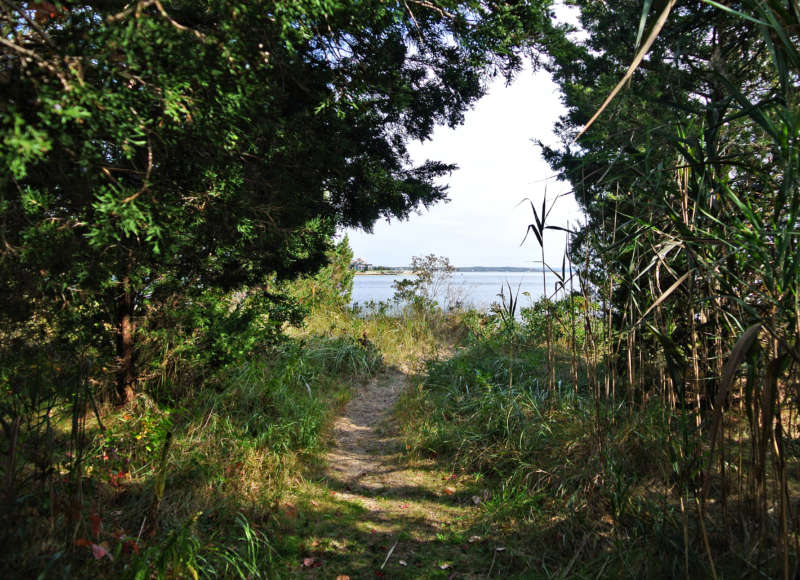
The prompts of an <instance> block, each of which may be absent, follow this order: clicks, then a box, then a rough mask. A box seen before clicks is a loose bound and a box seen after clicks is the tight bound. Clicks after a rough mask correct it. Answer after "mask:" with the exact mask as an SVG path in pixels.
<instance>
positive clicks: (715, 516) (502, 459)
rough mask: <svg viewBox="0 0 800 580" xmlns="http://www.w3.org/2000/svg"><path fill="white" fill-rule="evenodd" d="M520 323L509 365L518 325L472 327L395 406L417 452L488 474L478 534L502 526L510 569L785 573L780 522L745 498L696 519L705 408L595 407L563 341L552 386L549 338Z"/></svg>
mask: <svg viewBox="0 0 800 580" xmlns="http://www.w3.org/2000/svg"><path fill="white" fill-rule="evenodd" d="M515 324H516V325H517V326H518V328H517V329H516V332H517V333H518V335H517V337H518V338H519V337H522V339H521V340H520V341H519V342H518V344H519V345H521V346H520V347H519V348H517V349H516V350H515V351H514V353H513V356H512V360H511V362H512V365H509V356H508V352H509V351H508V348H509V344H510V339H509V337H508V336H507V329H506V330H504V329H502V327H501V326H500V325H497V324H495V325H492V323H491V321H490V322H489V323H488V324H478V325H474V326H472V331H471V332H470V334H469V336H468V337H467V338H466V340H465V341H464V342H463V343H462V346H461V347H460V348H458V349H457V351H456V353H455V354H454V356H452V357H451V358H448V359H445V360H432V361H430V362H429V363H428V364H427V367H426V369H425V372H424V373H422V374H420V375H419V376H418V377H417V379H416V381H415V383H414V385H413V386H412V388H410V389H408V391H407V392H406V393H405V395H404V396H403V398H402V399H401V402H400V404H399V407H398V410H397V413H398V416H399V418H400V420H401V424H402V425H403V433H404V439H405V442H406V447H407V448H408V449H410V450H411V453H412V454H416V455H419V456H423V457H434V458H436V459H437V460H438V461H440V462H449V463H450V464H451V466H452V471H453V472H454V473H455V472H457V473H471V474H473V477H476V478H477V479H479V480H482V481H483V482H484V486H485V490H484V493H483V496H482V497H477V498H474V500H475V501H476V502H480V506H481V509H482V514H481V517H480V518H479V520H480V522H479V523H478V524H476V527H475V529H474V530H472V532H474V533H478V534H481V535H483V534H494V535H496V536H498V537H502V538H504V542H505V544H504V545H505V546H506V547H507V548H508V550H509V553H510V554H511V556H509V557H507V558H506V559H505V560H504V561H505V564H504V568H503V570H498V571H499V572H502V573H504V574H506V575H509V576H511V577H520V578H528V577H562V578H564V577H575V578H590V577H591V578H596V577H609V578H612V577H613V578H619V577H625V578H643V577H644V578H668V577H673V578H674V577H683V576H684V574H685V570H686V564H687V563H688V569H690V570H693V571H694V572H693V573H692V574H693V577H712V576H713V574H715V573H716V574H719V575H720V576H724V577H753V576H759V575H765V576H767V577H774V575H775V574H777V573H778V570H779V568H778V566H779V562H778V559H777V558H775V554H776V551H777V550H776V546H777V541H776V540H775V537H776V532H777V529H776V528H775V524H774V522H765V523H764V524H762V527H761V529H760V531H758V529H757V528H756V527H755V525H754V524H753V522H752V521H750V522H748V523H747V525H746V526H745V524H744V522H746V521H747V518H748V517H749V516H748V514H749V513H750V512H749V511H748V509H749V508H748V507H747V505H746V503H745V502H743V501H742V500H741V499H740V498H737V497H734V495H733V494H730V495H729V496H728V502H727V503H726V504H725V505H718V504H716V503H709V504H707V505H706V507H705V513H704V518H703V519H701V518H700V517H698V513H699V507H698V505H697V504H696V500H695V497H696V494H698V493H699V488H700V486H701V484H702V481H701V477H700V473H701V471H700V465H699V463H698V462H697V459H696V458H697V457H698V456H700V457H702V450H695V449H687V447H686V443H685V442H686V441H690V442H691V441H693V440H694V438H695V437H696V434H695V433H696V431H697V429H698V427H697V423H696V421H695V415H693V414H691V413H684V412H682V410H680V409H669V408H665V407H664V406H663V404H661V403H660V402H657V401H652V402H650V403H646V404H643V405H637V406H635V407H634V406H633V405H632V404H630V403H617V404H615V405H612V404H602V405H598V404H597V399H596V398H595V397H593V396H592V392H591V389H590V388H589V386H588V379H587V378H586V376H585V375H586V373H585V372H584V373H583V374H584V376H583V377H582V382H581V384H580V385H579V388H577V389H576V388H574V386H573V385H572V383H571V381H570V368H569V362H568V360H567V359H568V357H567V356H560V357H559V356H558V351H556V354H557V356H556V357H555V360H556V371H557V372H556V377H557V378H558V380H557V381H556V384H555V386H554V387H553V388H548V387H547V384H546V377H545V373H544V371H543V369H544V362H543V361H544V356H545V354H544V352H543V347H540V346H536V343H535V342H530V343H527V344H525V340H524V337H525V335H526V333H527V330H526V328H525V322H524V321H523V322H522V323H515ZM511 368H513V377H510V369H511ZM684 433H689V435H688V436H687V437H686V438H685V439H684V437H683V434H684ZM701 522H702V525H701ZM732 522H739V523H738V524H736V527H735V528H734V529H732V528H731V525H732ZM764 526H766V527H764ZM472 532H471V533H472ZM758 534H761V536H760V537H757V536H758ZM704 538H705V539H704ZM705 541H707V542H708V548H706V547H705V544H704V542H705ZM709 551H710V552H711V555H712V558H713V561H714V565H715V569H714V570H713V571H712V568H711V566H710V564H709V558H708V552H709Z"/></svg>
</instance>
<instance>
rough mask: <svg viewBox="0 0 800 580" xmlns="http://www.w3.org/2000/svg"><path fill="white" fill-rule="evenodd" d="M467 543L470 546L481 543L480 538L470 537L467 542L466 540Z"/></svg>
mask: <svg viewBox="0 0 800 580" xmlns="http://www.w3.org/2000/svg"><path fill="white" fill-rule="evenodd" d="M467 541H468V542H469V543H470V544H474V543H475V542H480V541H481V537H480V536H470V537H469V540H467Z"/></svg>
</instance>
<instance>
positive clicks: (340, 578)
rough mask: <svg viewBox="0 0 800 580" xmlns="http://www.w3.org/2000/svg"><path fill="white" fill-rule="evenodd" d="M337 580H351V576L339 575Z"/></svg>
mask: <svg viewBox="0 0 800 580" xmlns="http://www.w3.org/2000/svg"><path fill="white" fill-rule="evenodd" d="M336 580H350V576H348V575H347V574H339V575H338V576H337V577H336Z"/></svg>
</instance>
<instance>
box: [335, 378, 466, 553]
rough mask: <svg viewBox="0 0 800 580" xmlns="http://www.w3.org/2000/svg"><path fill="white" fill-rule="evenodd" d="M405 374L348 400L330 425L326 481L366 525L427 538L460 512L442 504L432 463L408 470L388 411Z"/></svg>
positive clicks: (382, 380)
mask: <svg viewBox="0 0 800 580" xmlns="http://www.w3.org/2000/svg"><path fill="white" fill-rule="evenodd" d="M405 379H406V377H405V375H404V374H403V373H401V372H399V371H390V372H389V373H386V374H383V375H381V376H379V377H377V378H376V379H374V380H373V381H371V382H370V383H369V384H368V385H367V386H366V387H364V389H363V390H361V391H360V392H359V393H358V395H356V397H355V398H354V399H353V400H352V401H350V403H349V404H348V405H347V407H346V408H345V410H344V413H343V414H342V416H340V417H339V418H338V419H337V420H336V421H335V423H334V426H333V431H332V435H333V445H332V446H331V449H330V451H329V452H328V453H327V455H326V457H325V459H326V464H327V467H326V473H325V476H326V478H327V479H328V481H329V483H330V484H333V487H337V488H338V489H340V490H341V491H340V492H339V496H340V498H341V499H343V500H346V501H352V502H356V503H358V504H360V505H361V506H363V507H364V508H365V509H367V510H368V514H367V516H366V517H365V520H366V522H365V523H368V524H369V525H370V526H372V529H375V530H376V531H381V532H388V533H396V532H401V531H403V532H406V533H409V534H411V535H412V536H415V537H417V539H419V540H424V539H426V536H428V537H430V535H433V534H434V533H435V531H436V530H438V529H440V528H441V526H442V525H443V524H446V522H447V521H448V520H449V519H450V518H451V517H454V516H455V514H456V512H457V511H458V508H457V507H456V506H452V507H451V506H449V505H446V503H444V504H443V502H442V499H446V494H445V493H444V492H443V491H442V490H443V489H444V487H445V485H446V484H445V483H443V482H442V481H441V479H442V477H441V473H439V472H438V471H436V470H432V467H433V462H432V461H422V462H419V461H418V462H415V463H414V465H413V466H410V465H409V464H408V462H407V461H406V460H405V458H404V457H403V454H402V442H401V441H400V438H399V437H398V433H397V425H396V424H395V423H394V422H393V420H392V418H391V411H392V407H393V406H394V404H395V403H396V402H397V398H398V397H399V396H400V394H401V393H402V392H403V389H404V388H405Z"/></svg>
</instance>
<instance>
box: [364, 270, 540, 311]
mask: <svg viewBox="0 0 800 580" xmlns="http://www.w3.org/2000/svg"><path fill="white" fill-rule="evenodd" d="M411 277H412V276H410V275H388V276H383V275H381V276H356V277H355V278H354V280H353V299H352V301H353V303H354V304H355V303H359V304H362V305H363V304H364V303H365V302H366V301H368V300H374V301H375V302H378V301H381V300H383V301H388V300H389V299H390V298H391V297H392V296H393V295H394V289H393V288H392V282H394V281H395V280H401V279H403V278H411ZM506 282H509V283H510V284H511V289H512V290H513V291H514V292H516V291H517V287H519V292H520V296H519V306H520V307H522V306H527V305H528V304H530V300H536V299H537V298H539V297H540V296H542V295H543V294H544V292H543V290H542V273H541V272H456V273H455V274H453V277H452V278H451V279H450V282H449V286H448V287H447V288H444V289H443V290H442V291H440V292H439V302H440V303H445V304H447V303H451V302H454V301H461V303H462V304H464V305H466V306H472V307H475V308H478V309H480V310H485V309H487V308H488V307H489V306H490V305H491V304H492V302H500V297H499V296H498V294H499V293H500V285H501V284H502V285H503V288H504V291H505V294H506V297H507V296H508V287H507V286H506ZM554 283H555V277H554V276H553V275H552V274H549V273H548V275H547V291H548V292H549V293H550V294H552V293H553V285H554ZM523 292H529V293H530V299H529V298H528V297H527V296H524V295H522V293H523Z"/></svg>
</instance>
